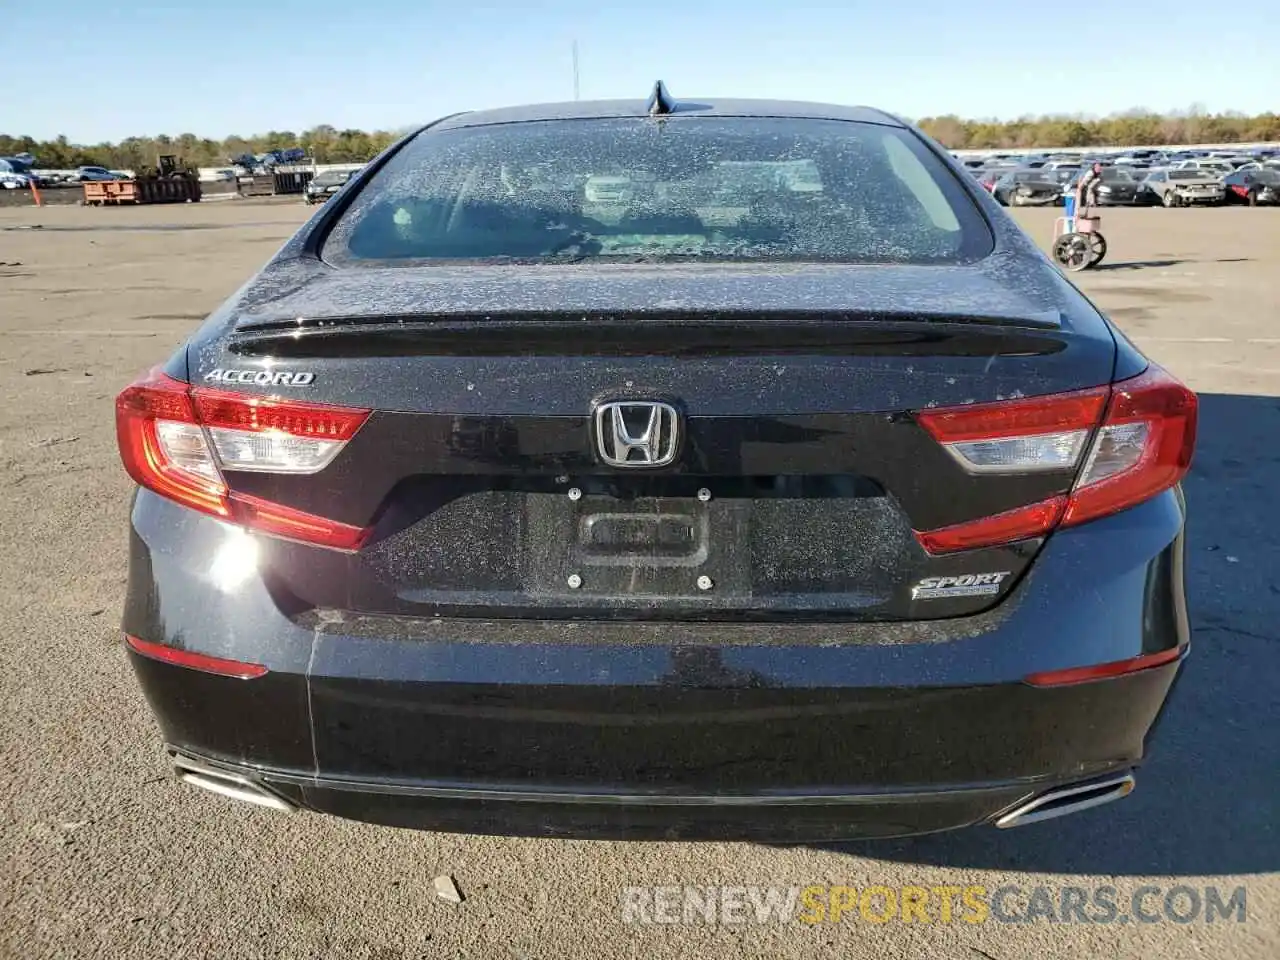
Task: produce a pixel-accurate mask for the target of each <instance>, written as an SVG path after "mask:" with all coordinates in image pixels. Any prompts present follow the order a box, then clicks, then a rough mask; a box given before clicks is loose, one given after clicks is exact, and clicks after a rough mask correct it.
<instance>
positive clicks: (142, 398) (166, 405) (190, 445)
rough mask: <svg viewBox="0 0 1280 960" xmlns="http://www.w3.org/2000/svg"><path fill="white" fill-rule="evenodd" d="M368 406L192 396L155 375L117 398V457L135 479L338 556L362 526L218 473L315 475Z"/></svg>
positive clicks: (355, 541) (354, 544)
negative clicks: (246, 489) (256, 491)
mask: <svg viewBox="0 0 1280 960" xmlns="http://www.w3.org/2000/svg"><path fill="white" fill-rule="evenodd" d="M368 416H369V412H368V411H367V410H351V409H347V408H344V407H328V406H321V405H319V404H304V403H292V402H289V401H282V400H274V399H266V398H260V397H249V396H239V395H237V394H234V393H229V392H224V391H220V390H218V391H214V390H192V389H191V387H190V386H189V385H188V384H186V383H183V382H182V381H180V380H175V379H173V378H172V377H169V376H167V375H165V374H164V373H161V372H160V371H159V370H153V371H152V372H151V373H149V374H148V375H147V376H146V377H144V378H142V379H141V380H139V381H137V382H136V383H133V384H131V385H130V386H128V387H126V388H125V389H124V391H123V392H122V393H121V394H120V396H119V397H118V398H117V399H116V434H117V439H118V441H119V445H120V458H121V460H123V461H124V466H125V469H126V470H127V471H128V473H129V476H131V477H132V478H133V479H134V481H135V482H137V483H138V484H139V485H140V486H143V487H146V488H147V489H149V490H154V491H155V492H156V493H158V494H160V495H161V496H164V497H167V498H169V499H170V500H174V501H176V502H178V503H181V504H183V505H184V506H187V507H191V508H192V509H194V510H199V511H200V512H202V513H207V514H210V515H212V516H216V517H220V518H222V519H226V520H230V521H232V522H235V523H239V524H242V525H243V526H246V527H250V528H253V529H255V530H260V531H262V532H264V533H271V534H274V535H276V536H281V537H288V538H290V539H293V540H302V541H305V542H307V543H315V544H319V545H321V546H327V547H334V548H336V549H340V550H356V549H359V547H360V546H361V545H362V544H363V543H364V541H365V539H366V537H367V531H366V530H365V529H364V528H362V527H355V526H351V525H350V524H345V523H339V522H337V521H334V520H328V519H326V518H324V517H317V516H315V515H313V514H309V513H304V512H302V511H299V510H295V509H293V508H292V507H286V506H284V505H282V504H276V503H270V502H268V501H265V500H260V499H259V498H257V497H249V496H246V495H244V494H237V493H234V492H232V491H231V490H230V488H229V487H228V486H227V483H226V481H225V480H224V479H223V476H222V470H223V469H224V468H225V469H231V470H254V471H258V472H274V473H315V472H316V471H317V470H320V469H322V468H323V467H324V466H326V465H327V464H328V463H329V462H330V461H331V460H332V459H333V457H334V456H336V455H337V453H338V451H339V450H341V449H342V447H343V446H344V445H345V444H346V442H347V440H349V439H350V438H351V437H352V436H353V435H354V434H355V432H356V431H357V430H358V429H359V428H360V426H361V425H362V424H363V423H364V422H365V420H366V419H367V418H368Z"/></svg>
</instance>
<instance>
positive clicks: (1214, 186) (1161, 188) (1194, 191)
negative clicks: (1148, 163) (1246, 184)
mask: <svg viewBox="0 0 1280 960" xmlns="http://www.w3.org/2000/svg"><path fill="white" fill-rule="evenodd" d="M1143 185H1144V186H1145V187H1146V188H1147V190H1149V191H1151V193H1153V194H1154V195H1155V196H1156V197H1157V198H1158V199H1159V201H1160V203H1162V204H1163V205H1164V206H1166V207H1182V206H1188V205H1191V204H1197V203H1221V202H1222V201H1223V199H1224V197H1225V195H1226V190H1225V188H1224V187H1223V185H1222V179H1221V178H1220V177H1216V176H1214V175H1213V174H1212V173H1208V172H1204V171H1201V170H1195V169H1186V168H1174V169H1171V170H1153V171H1152V172H1151V174H1150V175H1149V176H1148V177H1147V179H1146V180H1144V181H1143Z"/></svg>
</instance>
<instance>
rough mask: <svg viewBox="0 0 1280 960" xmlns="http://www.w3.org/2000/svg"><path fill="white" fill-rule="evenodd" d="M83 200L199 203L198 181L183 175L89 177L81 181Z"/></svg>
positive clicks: (89, 203)
mask: <svg viewBox="0 0 1280 960" xmlns="http://www.w3.org/2000/svg"><path fill="white" fill-rule="evenodd" d="M84 202H85V204H86V205H87V206H91V207H100V206H104V205H106V204H118V203H199V202H200V182H199V181H198V180H188V179H186V178H184V177H169V178H163V179H158V180H97V181H92V180H91V181H89V182H88V183H86V184H84Z"/></svg>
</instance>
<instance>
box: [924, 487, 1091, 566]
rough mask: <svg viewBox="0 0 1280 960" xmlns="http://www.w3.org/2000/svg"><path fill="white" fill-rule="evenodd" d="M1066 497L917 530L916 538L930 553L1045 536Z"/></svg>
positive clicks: (950, 551) (1059, 515)
mask: <svg viewBox="0 0 1280 960" xmlns="http://www.w3.org/2000/svg"><path fill="white" fill-rule="evenodd" d="M1066 505H1067V498H1066V497H1053V498H1052V499H1049V500H1041V501H1040V502H1039V503H1033V504H1030V505H1028V506H1025V507H1018V508H1017V509H1015V510H1007V511H1005V512H1004V513H997V514H996V515H995V516H991V517H983V518H982V519H980V520H972V521H969V522H967V523H957V524H956V525H955V526H951V527H941V528H939V529H937V530H918V531H916V538H917V539H918V540H919V541H920V545H921V546H922V547H924V548H925V549H926V550H928V551H929V552H930V553H933V554H938V553H954V552H955V551H957V550H973V549H976V548H977V547H990V546H992V545H994V544H997V543H1012V542H1014V541H1015V540H1026V539H1027V538H1028V537H1038V536H1041V535H1042V534H1046V533H1048V532H1049V531H1050V530H1052V529H1053V528H1054V527H1055V526H1057V524H1058V521H1059V520H1060V519H1061V517H1062V508H1063V507H1065V506H1066Z"/></svg>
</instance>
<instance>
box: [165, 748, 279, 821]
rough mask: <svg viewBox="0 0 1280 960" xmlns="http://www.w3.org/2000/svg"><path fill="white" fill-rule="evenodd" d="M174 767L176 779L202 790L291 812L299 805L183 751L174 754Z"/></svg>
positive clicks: (241, 776) (242, 776) (237, 774)
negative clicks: (186, 755) (186, 754)
mask: <svg viewBox="0 0 1280 960" xmlns="http://www.w3.org/2000/svg"><path fill="white" fill-rule="evenodd" d="M173 770H174V773H176V774H177V776H178V779H179V780H181V781H182V782H183V783H189V784H191V786H193V787H199V788H200V789H201V790H208V791H209V792H210V793H216V794H218V795H219V796H222V797H230V798H231V799H232V800H243V801H244V802H245V803H253V804H257V805H258V806H260V807H267V808H269V809H271V810H279V811H281V812H282V813H293V812H295V811H296V810H297V809H298V808H297V807H296V806H294V805H293V804H292V803H290V802H289V801H288V800H286V799H285V798H284V797H282V796H280V795H279V794H277V793H274V792H272V791H271V790H269V789H267V788H266V787H264V786H263V785H262V784H260V783H257V782H255V781H253V780H251V779H250V778H249V777H246V776H244V775H242V774H239V773H229V772H228V771H226V770H220V769H218V768H217V767H212V766H209V765H208V764H205V763H201V762H200V761H199V760H192V759H191V758H190V757H184V756H182V754H174V757H173Z"/></svg>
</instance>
